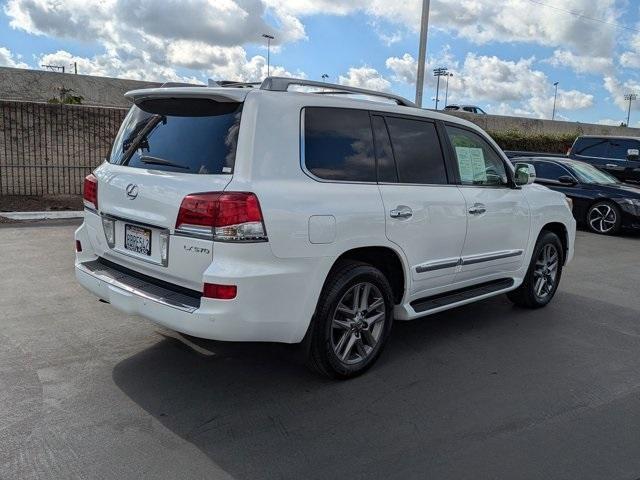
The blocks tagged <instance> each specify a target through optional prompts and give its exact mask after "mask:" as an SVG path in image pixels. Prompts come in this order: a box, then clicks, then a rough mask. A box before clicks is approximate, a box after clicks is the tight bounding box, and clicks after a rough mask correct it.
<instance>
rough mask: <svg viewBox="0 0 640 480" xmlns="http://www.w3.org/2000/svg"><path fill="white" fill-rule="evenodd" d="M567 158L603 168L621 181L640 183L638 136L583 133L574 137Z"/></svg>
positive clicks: (639, 139) (639, 146)
mask: <svg viewBox="0 0 640 480" xmlns="http://www.w3.org/2000/svg"><path fill="white" fill-rule="evenodd" d="M568 156H569V158H573V159H575V160H581V161H583V162H587V163H590V164H591V165H593V166H595V167H597V168H599V169H600V170H604V171H606V172H608V173H610V174H611V175H613V176H614V177H616V178H617V179H618V180H621V181H623V182H634V183H640V138H639V137H609V136H592V135H583V136H580V137H578V138H576V140H575V142H573V146H572V147H571V149H570V150H569V152H568Z"/></svg>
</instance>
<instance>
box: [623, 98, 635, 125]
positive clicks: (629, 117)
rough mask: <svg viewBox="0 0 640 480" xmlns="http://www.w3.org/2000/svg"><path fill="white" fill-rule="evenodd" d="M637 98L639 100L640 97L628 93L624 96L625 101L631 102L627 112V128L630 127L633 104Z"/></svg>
mask: <svg viewBox="0 0 640 480" xmlns="http://www.w3.org/2000/svg"><path fill="white" fill-rule="evenodd" d="M637 98H638V95H637V94H635V93H627V94H626V95H625V96H624V99H625V100H629V109H628V110H627V127H628V126H629V121H630V120H631V102H633V101H634V100H636V99H637Z"/></svg>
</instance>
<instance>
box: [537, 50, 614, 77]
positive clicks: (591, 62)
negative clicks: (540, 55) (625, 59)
mask: <svg viewBox="0 0 640 480" xmlns="http://www.w3.org/2000/svg"><path fill="white" fill-rule="evenodd" d="M545 62H547V63H549V64H550V65H553V66H554V67H558V68H562V67H566V68H570V69H572V70H573V71H574V72H576V73H606V72H607V71H608V70H610V69H611V68H613V60H612V59H611V57H595V56H591V55H576V54H574V53H573V52H570V51H569V50H555V51H554V52H553V56H552V57H551V58H548V59H547V60H545Z"/></svg>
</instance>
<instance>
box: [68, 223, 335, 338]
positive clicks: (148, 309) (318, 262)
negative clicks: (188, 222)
mask: <svg viewBox="0 0 640 480" xmlns="http://www.w3.org/2000/svg"><path fill="white" fill-rule="evenodd" d="M76 240H80V241H81V243H82V246H83V251H82V252H80V253H78V254H77V255H76V263H75V274H76V279H77V281H78V282H79V283H80V284H81V285H82V286H83V287H84V288H86V289H87V290H89V291H90V292H91V293H93V294H94V295H96V296H97V297H98V298H100V299H102V300H104V301H106V302H109V303H110V304H111V305H112V306H113V307H115V308H116V309H118V310H120V311H122V312H124V313H126V314H129V315H139V316H141V317H145V318H147V319H149V320H151V321H152V322H154V323H157V324H158V325H161V326H163V327H166V328H168V329H171V330H175V331H177V332H181V333H185V334H188V335H191V336H194V337H200V338H207V339H211V340H220V341H235V342H281V343H298V342H300V341H301V340H302V338H303V337H304V335H305V333H306V330H307V327H308V325H309V322H310V320H311V317H312V316H313V312H314V310H315V306H316V302H317V299H318V294H319V291H320V289H321V288H322V282H323V281H324V278H325V275H326V272H325V270H327V271H328V269H329V268H330V263H327V260H328V259H310V258H304V259H294V260H284V259H278V261H274V257H273V254H272V252H271V250H270V247H269V245H268V244H266V243H261V244H255V245H253V246H252V247H251V248H245V247H247V246H246V245H239V244H220V245H216V253H215V255H214V256H215V257H216V258H215V260H214V262H213V263H212V264H211V265H210V266H209V268H207V269H206V270H205V272H204V273H203V277H202V281H203V282H207V283H218V284H224V285H236V286H237V288H238V295H237V297H236V298H235V299H233V300H218V299H209V298H200V297H199V295H197V294H196V295H193V294H191V295H190V294H189V293H190V292H186V293H180V292H178V291H176V289H175V288H163V286H162V285H158V284H157V276H156V275H153V278H152V279H153V280H154V282H153V283H149V282H147V281H145V279H144V278H140V276H139V275H138V272H137V270H138V269H136V271H134V272H132V273H134V274H136V275H127V274H126V273H123V272H122V271H120V270H114V269H110V268H109V265H108V264H107V265H105V264H103V263H101V262H100V261H99V257H98V256H97V252H96V251H95V250H94V249H93V247H92V242H91V236H90V235H89V232H88V231H87V227H86V225H85V224H83V225H82V226H80V228H78V230H77V231H76ZM325 263H327V265H325ZM310 274H311V275H310ZM191 293H195V292H191Z"/></svg>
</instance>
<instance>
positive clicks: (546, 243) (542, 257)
mask: <svg viewBox="0 0 640 480" xmlns="http://www.w3.org/2000/svg"><path fill="white" fill-rule="evenodd" d="M563 264H564V249H563V248H562V242H560V238H558V235H556V234H555V233H553V232H549V231H545V230H543V231H542V232H541V233H540V237H539V238H538V241H537V242H536V246H535V248H534V249H533V255H532V257H531V262H530V264H529V269H528V270H527V274H526V276H525V279H524V282H522V285H520V286H519V287H518V288H517V289H515V290H513V291H512V292H509V293H508V294H507V296H508V297H509V299H510V300H511V301H512V302H513V303H515V304H516V305H518V306H521V307H525V308H540V307H544V306H545V305H547V304H548V303H549V302H550V301H551V299H552V298H553V296H554V295H555V294H556V290H557V289H558V285H559V284H560V277H561V276H562V265H563Z"/></svg>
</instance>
